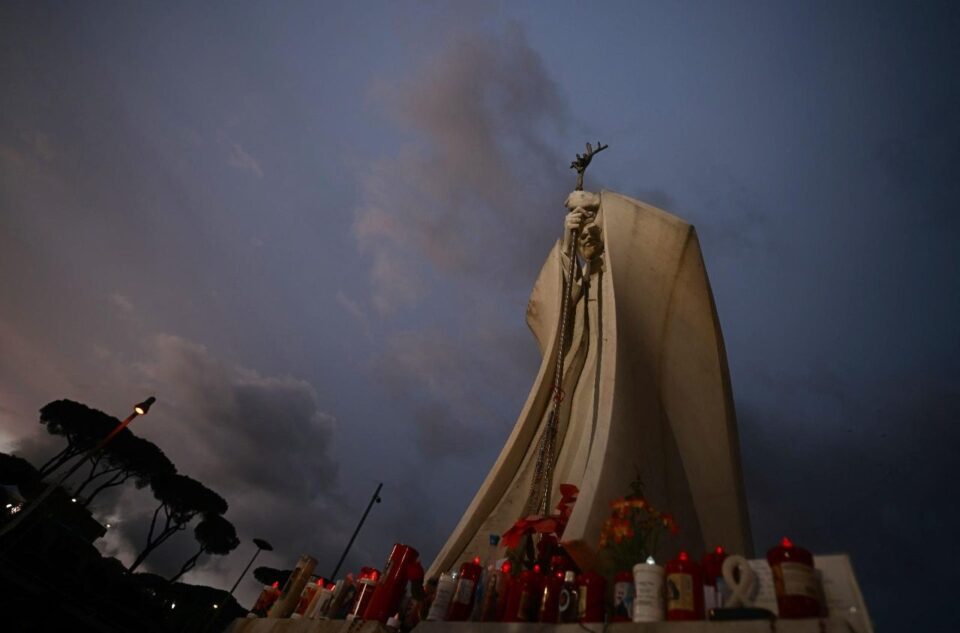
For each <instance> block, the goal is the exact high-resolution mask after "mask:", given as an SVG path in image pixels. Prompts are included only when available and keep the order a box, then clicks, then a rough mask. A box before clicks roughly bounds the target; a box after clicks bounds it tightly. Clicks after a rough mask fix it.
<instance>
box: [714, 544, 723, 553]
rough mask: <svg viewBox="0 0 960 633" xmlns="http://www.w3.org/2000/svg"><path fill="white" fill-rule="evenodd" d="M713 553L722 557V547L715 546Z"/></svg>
mask: <svg viewBox="0 0 960 633" xmlns="http://www.w3.org/2000/svg"><path fill="white" fill-rule="evenodd" d="M714 551H715V552H716V553H717V554H720V555H722V554H723V546H722V545H717V549H715V550H714Z"/></svg>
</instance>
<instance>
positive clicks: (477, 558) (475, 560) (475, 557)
mask: <svg viewBox="0 0 960 633" xmlns="http://www.w3.org/2000/svg"><path fill="white" fill-rule="evenodd" d="M473 564H474V565H479V564H480V557H479V556H474V557H473Z"/></svg>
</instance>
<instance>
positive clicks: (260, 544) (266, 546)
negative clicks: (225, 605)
mask: <svg viewBox="0 0 960 633" xmlns="http://www.w3.org/2000/svg"><path fill="white" fill-rule="evenodd" d="M253 544H254V545H256V546H257V551H256V552H254V553H253V558H251V559H250V562H249V563H247V566H246V567H244V568H243V573H241V574H240V577H239V578H237V582H235V583H233V587H232V588H231V589H230V595H231V596H232V595H233V592H234V590H236V588H237V585H239V584H240V581H241V580H243V577H244V576H246V575H247V570H249V569H250V565H253V561H255V560H256V559H257V556H259V555H260V550H267V551H268V552H272V551H273V545H271V544H270V543H267V542H266V541H265V540H263V539H262V538H255V539H253Z"/></svg>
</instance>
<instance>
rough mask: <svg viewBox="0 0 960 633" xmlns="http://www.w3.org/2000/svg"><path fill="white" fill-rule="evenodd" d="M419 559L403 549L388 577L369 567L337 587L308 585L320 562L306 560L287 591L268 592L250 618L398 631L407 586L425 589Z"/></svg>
mask: <svg viewBox="0 0 960 633" xmlns="http://www.w3.org/2000/svg"><path fill="white" fill-rule="evenodd" d="M419 557H420V555H419V554H418V553H417V550H415V549H413V548H412V547H409V546H407V545H402V544H399V543H398V544H396V545H394V547H393V550H392V551H391V553H390V557H389V558H388V559H387V565H386V566H385V567H384V572H383V574H381V573H380V571H379V570H377V569H375V568H373V567H364V568H362V569H361V570H360V574H359V575H358V576H357V577H354V576H353V574H348V575H347V577H346V578H341V579H339V580H337V581H336V582H327V581H326V580H324V579H323V578H320V579H318V580H317V581H316V582H307V580H308V579H309V577H310V573H311V572H312V570H313V566H314V565H315V564H316V561H314V560H313V559H312V558H310V557H309V556H305V557H303V558H302V559H301V560H300V562H299V563H298V564H297V567H296V568H294V570H293V572H292V573H291V574H290V577H289V578H288V579H287V582H286V584H285V585H284V588H283V590H281V589H280V588H279V583H273V585H271V586H267V587H264V588H263V591H262V592H261V593H260V597H259V598H258V599H257V602H256V604H255V605H254V608H253V609H252V610H251V612H250V614H249V617H264V616H265V617H270V618H291V619H298V618H305V619H323V620H335V619H340V620H343V619H346V620H353V619H363V620H378V621H380V622H383V623H387V624H394V625H396V627H397V628H399V621H398V620H397V615H398V614H397V607H398V605H399V603H400V600H401V598H402V597H403V594H404V591H405V590H406V589H407V586H408V585H414V586H420V585H421V583H422V581H423V567H421V565H420V560H419ZM391 616H393V617H392V618H391ZM391 620H393V621H391Z"/></svg>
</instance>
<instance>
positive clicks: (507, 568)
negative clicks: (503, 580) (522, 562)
mask: <svg viewBox="0 0 960 633" xmlns="http://www.w3.org/2000/svg"><path fill="white" fill-rule="evenodd" d="M511 567H512V565H510V561H508V560H506V561H503V565H500V571H502V572H503V573H505V574H509V573H510V568H511Z"/></svg>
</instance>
